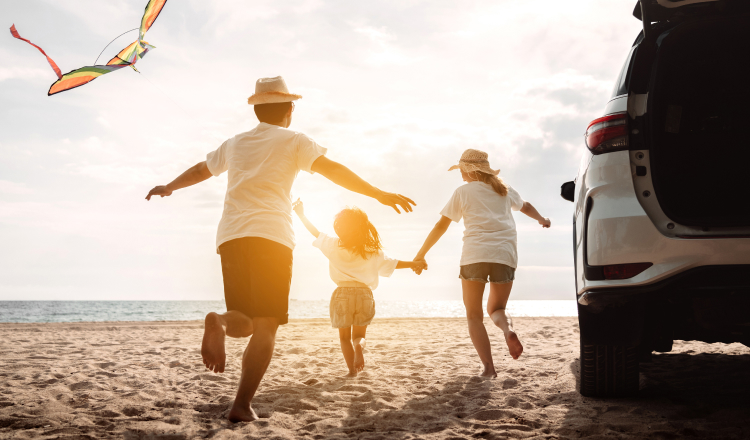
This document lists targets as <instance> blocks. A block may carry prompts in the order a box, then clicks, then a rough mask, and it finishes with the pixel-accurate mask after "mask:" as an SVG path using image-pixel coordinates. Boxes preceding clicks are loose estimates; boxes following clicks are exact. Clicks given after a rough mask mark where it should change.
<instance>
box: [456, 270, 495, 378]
mask: <svg viewBox="0 0 750 440" xmlns="http://www.w3.org/2000/svg"><path fill="white" fill-rule="evenodd" d="M461 287H462V288H463V292H464V307H466V319H467V321H468V323H469V336H470V337H471V342H472V343H473V344H474V348H475V349H476V350H477V354H479V359H481V360H482V365H484V371H482V374H480V376H482V377H497V373H496V372H495V364H494V363H493V362H492V347H491V346H490V338H489V336H487V329H485V328H484V322H483V319H484V312H482V296H483V295H484V283H480V282H478V281H467V280H461Z"/></svg>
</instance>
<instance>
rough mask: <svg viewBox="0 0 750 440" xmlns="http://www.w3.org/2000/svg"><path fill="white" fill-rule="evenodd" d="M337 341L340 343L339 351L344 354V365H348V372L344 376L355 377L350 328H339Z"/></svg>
mask: <svg viewBox="0 0 750 440" xmlns="http://www.w3.org/2000/svg"><path fill="white" fill-rule="evenodd" d="M339 342H340V343H341V353H343V354H344V360H345V361H346V366H347V367H349V374H347V375H346V377H356V376H357V370H356V369H355V368H354V347H352V328H351V327H346V328H340V329H339Z"/></svg>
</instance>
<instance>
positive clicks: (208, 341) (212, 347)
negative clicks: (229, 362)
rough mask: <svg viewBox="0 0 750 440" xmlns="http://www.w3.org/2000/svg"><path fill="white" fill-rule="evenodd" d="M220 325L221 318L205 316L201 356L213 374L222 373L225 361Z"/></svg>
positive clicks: (215, 315) (212, 314)
mask: <svg viewBox="0 0 750 440" xmlns="http://www.w3.org/2000/svg"><path fill="white" fill-rule="evenodd" d="M221 324H222V322H221V317H219V315H217V314H216V313H214V312H211V313H209V314H208V315H206V321H205V327H204V331H203V344H201V356H203V363H204V364H205V365H206V368H208V369H209V370H211V371H213V372H215V373H223V372H224V364H225V363H226V359H227V355H226V353H225V352H224V327H222V325H221ZM251 411H252V410H251Z"/></svg>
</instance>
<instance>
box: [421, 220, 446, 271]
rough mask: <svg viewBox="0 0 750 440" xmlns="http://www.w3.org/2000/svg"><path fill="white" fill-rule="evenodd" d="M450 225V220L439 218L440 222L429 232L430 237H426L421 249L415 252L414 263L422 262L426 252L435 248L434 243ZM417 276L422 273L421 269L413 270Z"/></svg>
mask: <svg viewBox="0 0 750 440" xmlns="http://www.w3.org/2000/svg"><path fill="white" fill-rule="evenodd" d="M450 225H451V219H449V218H448V217H446V216H444V215H443V216H441V217H440V220H438V222H437V223H435V226H434V227H433V228H432V231H430V235H428V236H427V238H426V239H425V241H424V244H423V245H422V249H420V250H419V252H417V256H416V257H414V261H422V260H424V257H425V256H426V255H427V252H429V251H430V249H432V247H433V246H435V243H437V242H438V240H440V237H442V236H443V234H445V231H447V230H448V226H450ZM415 272H417V274H419V273H420V272H422V270H421V269H419V270H418V271H417V270H415Z"/></svg>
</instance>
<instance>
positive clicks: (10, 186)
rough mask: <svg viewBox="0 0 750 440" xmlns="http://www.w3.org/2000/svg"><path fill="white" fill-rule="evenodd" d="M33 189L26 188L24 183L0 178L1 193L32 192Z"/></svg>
mask: <svg viewBox="0 0 750 440" xmlns="http://www.w3.org/2000/svg"><path fill="white" fill-rule="evenodd" d="M33 192H34V190H32V189H31V188H28V187H27V186H26V184H25V183H16V182H10V181H7V180H0V193H2V194H32V193H33Z"/></svg>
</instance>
